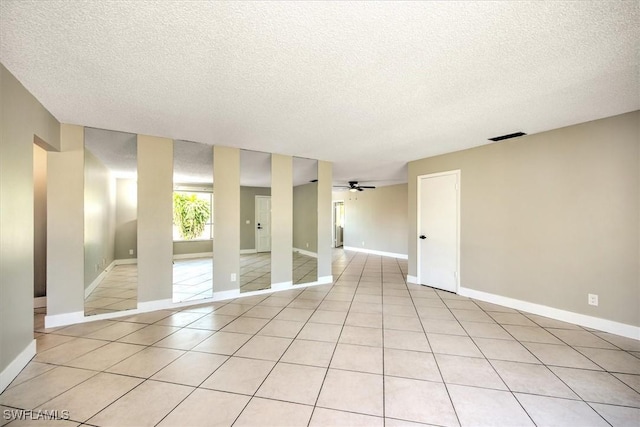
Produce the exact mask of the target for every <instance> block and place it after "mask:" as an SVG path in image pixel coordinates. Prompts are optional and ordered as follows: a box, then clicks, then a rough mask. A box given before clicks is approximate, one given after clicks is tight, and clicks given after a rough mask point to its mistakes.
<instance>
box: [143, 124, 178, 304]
mask: <svg viewBox="0 0 640 427" xmlns="http://www.w3.org/2000/svg"><path fill="white" fill-rule="evenodd" d="M172 195H173V141H172V140H171V139H167V138H158V137H153V136H146V135H138V301H139V302H147V301H158V300H167V299H171V298H172V295H173V228H172V225H173V197H172Z"/></svg>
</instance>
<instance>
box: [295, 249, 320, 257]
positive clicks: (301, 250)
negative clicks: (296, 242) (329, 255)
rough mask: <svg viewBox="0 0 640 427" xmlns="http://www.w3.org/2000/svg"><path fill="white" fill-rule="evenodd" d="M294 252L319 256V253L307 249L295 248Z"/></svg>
mask: <svg viewBox="0 0 640 427" xmlns="http://www.w3.org/2000/svg"><path fill="white" fill-rule="evenodd" d="M293 252H299V253H300V255H306V256H310V257H312V258H318V254H317V253H315V252H311V251H305V250H304V249H299V248H293Z"/></svg>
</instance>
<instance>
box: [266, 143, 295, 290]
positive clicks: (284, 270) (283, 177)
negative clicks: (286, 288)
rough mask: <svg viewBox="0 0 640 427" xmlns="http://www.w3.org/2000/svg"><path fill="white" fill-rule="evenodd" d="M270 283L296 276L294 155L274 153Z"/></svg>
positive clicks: (280, 281)
mask: <svg viewBox="0 0 640 427" xmlns="http://www.w3.org/2000/svg"><path fill="white" fill-rule="evenodd" d="M271 171H272V173H271V185H272V189H271V283H286V282H291V281H292V280H293V258H292V256H291V242H292V241H293V229H292V227H291V222H292V218H291V215H292V206H293V188H292V187H293V159H292V157H291V156H283V155H280V154H272V155H271Z"/></svg>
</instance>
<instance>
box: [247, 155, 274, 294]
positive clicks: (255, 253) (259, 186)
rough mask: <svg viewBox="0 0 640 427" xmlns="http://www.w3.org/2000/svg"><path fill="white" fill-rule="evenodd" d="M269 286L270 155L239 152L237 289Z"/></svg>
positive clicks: (251, 289) (250, 289) (256, 288)
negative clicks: (238, 280)
mask: <svg viewBox="0 0 640 427" xmlns="http://www.w3.org/2000/svg"><path fill="white" fill-rule="evenodd" d="M269 288H271V154H269V153H262V152H258V151H247V150H241V151H240V292H250V291H258V290H262V289H269Z"/></svg>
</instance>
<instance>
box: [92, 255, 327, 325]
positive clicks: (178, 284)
mask: <svg viewBox="0 0 640 427" xmlns="http://www.w3.org/2000/svg"><path fill="white" fill-rule="evenodd" d="M240 261H241V269H240V280H241V290H242V291H243V292H248V291H256V290H261V289H268V288H269V286H270V284H271V254H270V253H259V254H242V255H240ZM137 276H138V274H137V266H136V265H118V266H115V267H114V268H113V269H112V270H111V271H110V272H109V273H108V274H107V276H106V277H105V278H104V279H103V280H102V282H100V284H99V285H98V286H97V287H96V289H95V290H94V291H93V292H92V293H91V294H90V295H89V296H88V297H87V298H86V300H85V315H87V316H90V315H93V314H102V313H112V312H115V311H122V310H130V309H134V308H136V307H137V298H138V295H137ZM317 277H318V269H317V259H316V258H312V257H309V256H306V255H302V254H300V253H297V252H294V253H293V282H294V283H295V284H300V283H309V282H315V281H316V280H317ZM212 280H213V265H212V262H211V258H195V259H180V260H175V261H174V264H173V301H174V302H183V301H196V300H199V299H205V298H211V297H212V296H213V289H212V285H211V284H212Z"/></svg>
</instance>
